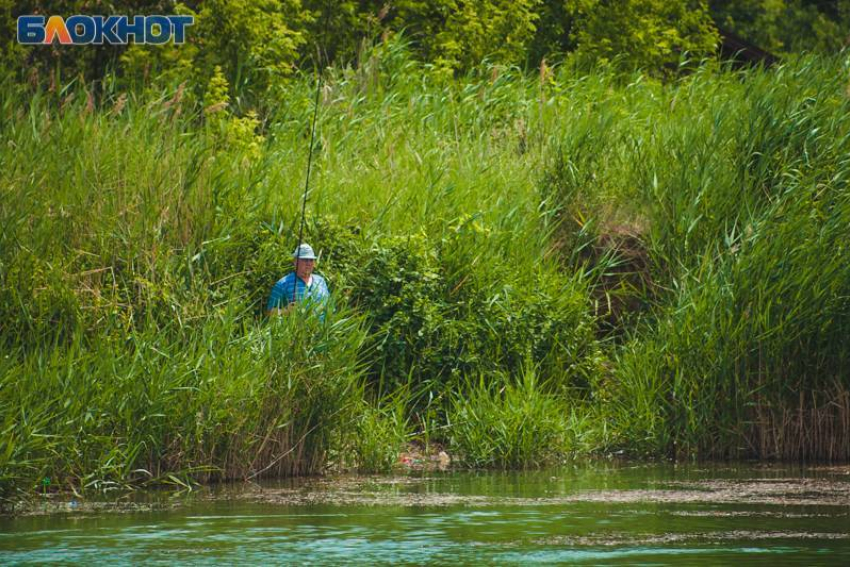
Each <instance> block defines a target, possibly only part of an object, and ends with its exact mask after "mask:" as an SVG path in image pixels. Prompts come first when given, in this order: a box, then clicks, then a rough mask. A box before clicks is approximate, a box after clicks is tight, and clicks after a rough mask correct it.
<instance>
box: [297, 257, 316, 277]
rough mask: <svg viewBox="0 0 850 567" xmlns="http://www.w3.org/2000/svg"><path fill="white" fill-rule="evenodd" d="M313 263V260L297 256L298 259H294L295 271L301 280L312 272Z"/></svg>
mask: <svg viewBox="0 0 850 567" xmlns="http://www.w3.org/2000/svg"><path fill="white" fill-rule="evenodd" d="M315 263H316V261H315V260H307V259H305V258H298V260H296V262H295V273H296V274H298V277H299V278H301V279H302V280H306V279H307V278H309V277H310V274H312V273H313V265H314V264H315Z"/></svg>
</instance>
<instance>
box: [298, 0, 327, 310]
mask: <svg viewBox="0 0 850 567" xmlns="http://www.w3.org/2000/svg"><path fill="white" fill-rule="evenodd" d="M330 19H331V0H328V1H327V3H326V5H325V24H324V29H323V30H322V37H321V42H317V43H316V75H317V77H316V94H315V97H314V99H313V119H312V124H311V125H310V151H309V153H308V154H307V175H306V179H305V180H304V196H303V198H302V200H301V227H300V228H299V229H298V246H297V247H296V248H295V279H294V281H293V282H292V302H293V303H295V302H296V301H297V300H298V297H297V294H298V260H299V259H300V258H301V244H303V242H304V224H305V221H306V213H307V194H308V193H309V192H310V171H311V169H312V166H313V146H314V145H315V139H316V120H317V118H318V116H319V93H320V92H321V90H322V76H323V74H322V44H326V43H327V37H328V24H329V22H330ZM304 284H305V286H306V284H307V282H304ZM304 292H305V293H306V292H307V291H306V289H305V290H304Z"/></svg>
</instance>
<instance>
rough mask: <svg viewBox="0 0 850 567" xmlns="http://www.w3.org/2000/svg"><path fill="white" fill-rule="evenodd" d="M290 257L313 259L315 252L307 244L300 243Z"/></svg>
mask: <svg viewBox="0 0 850 567" xmlns="http://www.w3.org/2000/svg"><path fill="white" fill-rule="evenodd" d="M292 257H293V258H295V259H298V260H315V259H316V253H315V252H313V247H312V246H310V245H309V244H302V245H300V246H299V247H298V248H296V249H295V252H293V253H292Z"/></svg>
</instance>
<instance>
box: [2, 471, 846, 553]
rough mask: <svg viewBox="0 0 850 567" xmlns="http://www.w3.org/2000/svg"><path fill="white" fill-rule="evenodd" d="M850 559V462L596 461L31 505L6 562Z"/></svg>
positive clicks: (11, 535)
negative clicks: (849, 464) (829, 465)
mask: <svg viewBox="0 0 850 567" xmlns="http://www.w3.org/2000/svg"><path fill="white" fill-rule="evenodd" d="M49 562H56V563H62V564H67V563H77V564H87V565H92V564H97V563H101V564H110V565H113V564H137V563H146V564H157V563H163V564H175V563H176V564H201V563H203V564H208V563H224V564H341V563H345V564H351V563H361V564H376V563H383V564H386V563H393V564H399V563H401V564H405V563H407V564H424V563H438V564H446V563H451V564H500V565H501V564H528V563H571V564H574V563H586V564H624V563H627V564H634V563H642V564H682V565H693V564H708V565H716V564H731V563H734V564H745V563H752V564H756V563H758V564H764V563H774V564H777V565H785V564H799V565H814V564H834V565H850V468H848V467H834V468H813V469H800V468H781V467H751V466H728V465H725V466H697V465H690V466H685V467H683V466H672V465H663V466H662V465H651V466H650V465H640V466H636V465H619V466H615V465H613V464H610V465H608V464H599V463H596V464H592V465H582V466H571V467H565V468H560V469H553V470H546V471H534V472H515V473H494V472H486V473H481V472H420V473H411V474H410V475H407V476H377V477H349V476H346V477H334V478H321V479H296V480H291V481H286V482H275V483H261V484H239V485H228V486H222V487H217V488H211V489H203V490H199V491H194V492H192V493H190V494H186V493H169V492H164V491H154V492H145V493H134V494H132V495H130V496H129V497H128V496H127V495H124V496H123V497H121V498H118V497H113V498H112V499H111V500H110V499H106V500H100V501H92V500H87V501H84V502H78V501H67V500H65V501H57V499H56V498H55V497H54V498H52V499H47V500H45V501H44V502H36V503H35V504H34V505H32V506H30V507H28V508H27V509H25V510H22V511H19V515H16V516H14V517H13V516H6V517H0V564H29V563H32V564H34V563H39V564H41V563H49Z"/></svg>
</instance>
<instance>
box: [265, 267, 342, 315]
mask: <svg viewBox="0 0 850 567" xmlns="http://www.w3.org/2000/svg"><path fill="white" fill-rule="evenodd" d="M293 286H295V289H294V290H293ZM293 291H295V296H296V300H297V301H308V302H311V303H313V302H315V303H317V304H321V303H324V302H325V301H327V299H328V297H329V296H330V292H329V291H328V284H327V283H326V282H325V278H323V277H322V276H320V275H317V274H313V275H312V279H311V280H310V285H309V286H308V285H307V284H305V283H304V280H302V279H301V278H299V277H296V275H295V272H291V273H289V274H286V275H285V276H284V277H282V278H280V279H279V280H278V281H277V283H276V284H274V287H273V288H272V293H271V295H269V301H268V303H267V304H266V311H271V310H272V309H278V308H284V307H286V306H288V305H289V304H290V303H292V299H293V295H292V294H293Z"/></svg>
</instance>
